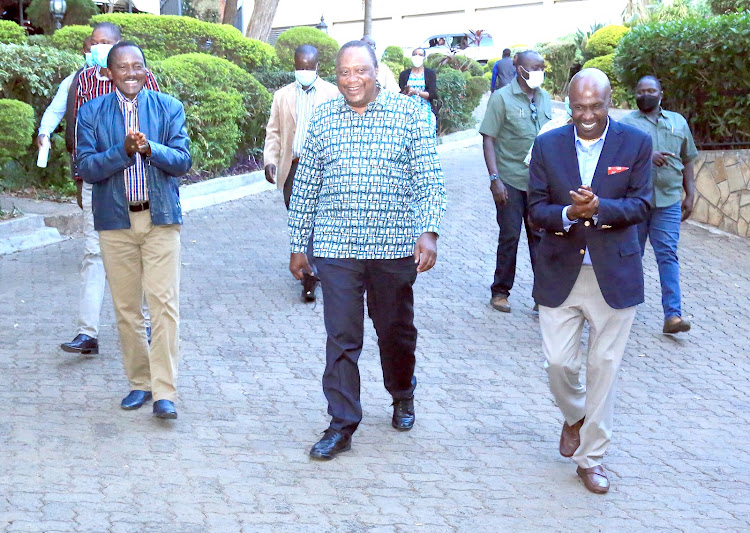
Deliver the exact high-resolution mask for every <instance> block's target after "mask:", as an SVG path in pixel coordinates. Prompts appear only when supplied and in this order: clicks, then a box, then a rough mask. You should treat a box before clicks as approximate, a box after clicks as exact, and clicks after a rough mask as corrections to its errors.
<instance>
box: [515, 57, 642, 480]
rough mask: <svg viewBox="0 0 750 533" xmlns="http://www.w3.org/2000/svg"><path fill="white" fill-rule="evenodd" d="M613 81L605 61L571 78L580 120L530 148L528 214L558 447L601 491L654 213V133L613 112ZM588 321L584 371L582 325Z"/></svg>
mask: <svg viewBox="0 0 750 533" xmlns="http://www.w3.org/2000/svg"><path fill="white" fill-rule="evenodd" d="M611 97H612V89H611V87H610V83H609V79H608V78H607V76H606V75H605V74H604V73H603V72H602V71H600V70H597V69H584V70H582V71H581V72H579V73H578V74H576V76H574V77H573V80H572V81H571V85H570V107H571V111H572V122H573V124H570V125H568V126H563V127H561V128H558V129H555V130H552V131H550V132H548V133H545V134H543V135H541V136H540V137H539V138H538V139H537V140H536V142H535V144H534V148H533V150H532V154H531V166H530V179H529V190H528V194H529V216H530V219H531V221H532V223H533V224H535V225H536V226H538V227H540V228H542V229H543V230H544V232H543V234H542V239H541V242H540V243H539V246H538V248H537V257H536V269H535V271H534V299H535V300H536V301H537V302H538V303H539V326H540V328H541V332H542V348H543V350H544V355H545V357H546V365H545V367H546V369H547V374H548V376H549V385H550V390H551V391H552V394H553V396H554V397H555V401H556V402H557V405H558V407H559V408H560V410H561V411H562V414H563V417H564V423H563V429H562V435H561V437H560V454H561V455H563V456H564V457H572V458H573V460H574V461H575V462H576V463H577V465H578V469H577V473H578V476H579V477H580V478H581V479H582V480H583V484H584V485H585V486H586V488H587V489H588V490H590V491H592V492H595V493H599V494H603V493H606V492H607V491H608V490H609V479H608V478H607V474H606V473H605V471H604V469H603V467H602V459H603V457H604V453H605V452H606V450H607V447H608V446H609V442H610V439H611V436H612V419H613V413H614V403H615V384H616V381H617V372H618V370H619V368H620V362H621V360H622V356H623V353H624V351H625V344H626V342H627V339H628V336H629V335H630V328H631V326H632V324H633V319H634V318H635V308H636V305H638V304H639V303H642V302H643V267H642V265H641V253H640V251H641V247H640V243H639V241H638V227H637V226H638V224H640V223H641V222H643V221H644V220H646V218H647V217H648V214H649V210H650V206H651V199H652V196H653V186H652V183H651V138H650V137H649V136H648V134H646V133H643V132H641V131H640V130H638V129H636V128H633V127H631V126H626V125H623V124H619V123H618V122H616V121H614V120H612V119H610V118H609V117H608V110H609V105H610V102H611ZM586 322H588V325H589V341H588V351H587V354H586V380H585V383H582V382H581V380H580V378H579V374H580V370H581V365H582V363H583V353H582V351H581V347H580V343H581V334H582V332H583V327H584V324H585V323H586Z"/></svg>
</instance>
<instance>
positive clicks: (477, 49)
mask: <svg viewBox="0 0 750 533" xmlns="http://www.w3.org/2000/svg"><path fill="white" fill-rule="evenodd" d="M422 48H424V49H425V55H428V56H429V55H431V54H446V55H447V54H451V53H453V54H456V55H464V56H466V57H470V58H471V59H473V60H474V61H478V62H480V63H487V61H489V60H490V59H493V58H496V57H500V56H502V52H503V51H502V49H499V48H498V47H496V46H495V42H494V40H493V39H492V35H490V34H489V33H488V32H487V31H485V30H477V31H468V32H461V33H440V34H437V35H433V36H431V37H428V38H427V39H425V41H424V43H422Z"/></svg>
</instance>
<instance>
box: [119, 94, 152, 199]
mask: <svg viewBox="0 0 750 533" xmlns="http://www.w3.org/2000/svg"><path fill="white" fill-rule="evenodd" d="M115 92H116V93H117V102H118V103H119V104H120V110H121V111H122V118H123V120H124V121H125V133H126V134H127V133H128V132H129V131H130V130H133V131H140V128H141V125H140V123H139V121H138V95H136V96H135V98H133V99H132V100H128V99H127V98H125V96H124V95H123V94H122V93H121V92H120V91H119V90H118V89H115ZM124 174H125V193H126V194H127V196H128V203H130V204H134V203H135V204H137V203H143V202H145V201H146V200H148V185H147V183H146V165H144V163H143V156H141V154H140V153H139V152H136V153H135V165H131V166H129V167H127V168H126V169H125V171H124Z"/></svg>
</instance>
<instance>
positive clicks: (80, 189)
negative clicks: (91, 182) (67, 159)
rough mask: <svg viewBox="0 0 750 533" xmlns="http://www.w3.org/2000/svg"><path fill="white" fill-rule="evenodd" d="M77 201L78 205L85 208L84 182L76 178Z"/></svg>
mask: <svg viewBox="0 0 750 533" xmlns="http://www.w3.org/2000/svg"><path fill="white" fill-rule="evenodd" d="M76 202H78V207H80V208H81V209H83V182H82V181H81V180H76Z"/></svg>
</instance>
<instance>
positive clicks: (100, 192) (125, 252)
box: [76, 41, 192, 418]
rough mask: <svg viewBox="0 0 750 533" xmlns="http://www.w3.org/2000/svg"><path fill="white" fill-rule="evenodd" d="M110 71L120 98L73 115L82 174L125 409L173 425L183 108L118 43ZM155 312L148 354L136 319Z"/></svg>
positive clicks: (129, 46) (133, 48) (131, 47)
mask: <svg viewBox="0 0 750 533" xmlns="http://www.w3.org/2000/svg"><path fill="white" fill-rule="evenodd" d="M107 67H108V68H109V71H110V76H111V78H112V81H113V83H114V85H115V88H116V90H115V91H114V92H112V93H109V94H107V95H105V96H101V97H99V98H95V99H94V100H91V101H90V102H88V103H86V104H85V105H84V106H83V107H82V108H81V110H80V111H79V114H78V122H77V128H78V135H77V139H78V141H77V142H78V144H77V151H76V153H77V154H78V172H79V174H80V175H81V177H82V178H83V180H84V181H86V182H87V183H91V184H93V193H92V195H93V197H92V204H93V211H94V228H95V229H96V230H97V231H98V232H99V240H100V243H101V251H102V259H103V261H104V269H105V271H106V273H107V279H108V280H109V285H110V289H111V292H112V302H113V304H114V307H115V315H116V317H117V327H118V330H119V332H120V341H121V343H122V351H123V363H124V366H125V372H126V374H127V376H128V380H129V381H130V394H128V396H127V397H126V398H124V399H123V400H122V404H121V406H122V408H123V409H138V408H139V407H141V406H142V405H143V404H144V403H145V402H147V401H148V400H150V399H151V398H152V397H153V399H154V414H155V415H156V416H158V417H160V418H176V417H177V410H176V409H175V406H174V401H175V399H176V396H177V388H176V381H177V362H178V359H179V352H178V343H179V340H178V339H179V284H180V224H182V210H181V208H180V194H179V178H178V176H181V175H183V174H185V173H186V172H187V171H188V170H189V169H190V166H191V164H192V161H191V159H190V151H189V139H188V136H187V131H186V129H185V111H184V109H183V107H182V104H181V103H180V102H179V101H177V100H175V99H174V98H172V97H171V96H168V95H165V94H163V93H157V92H153V91H149V90H148V89H144V88H143V85H144V83H145V80H146V59H145V57H144V55H143V51H142V50H141V49H140V48H139V47H138V46H137V45H135V44H134V43H131V42H128V41H121V42H119V43H118V44H116V45H115V46H114V47H113V48H112V50H111V51H110V53H109V58H108V61H107ZM144 293H145V295H146V300H147V302H148V307H149V309H150V311H151V326H152V339H151V345H150V346H149V344H148V340H147V337H146V327H145V322H144V317H143V313H142V311H141V298H142V295H143V294H144Z"/></svg>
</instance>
